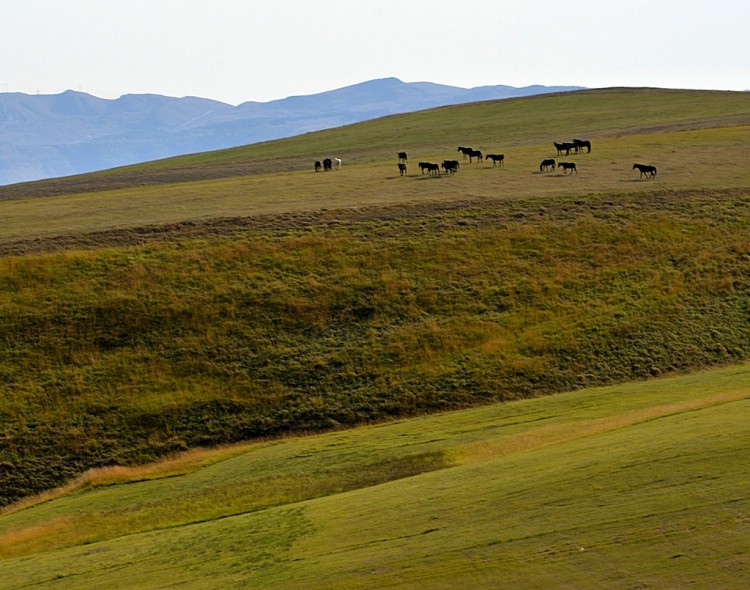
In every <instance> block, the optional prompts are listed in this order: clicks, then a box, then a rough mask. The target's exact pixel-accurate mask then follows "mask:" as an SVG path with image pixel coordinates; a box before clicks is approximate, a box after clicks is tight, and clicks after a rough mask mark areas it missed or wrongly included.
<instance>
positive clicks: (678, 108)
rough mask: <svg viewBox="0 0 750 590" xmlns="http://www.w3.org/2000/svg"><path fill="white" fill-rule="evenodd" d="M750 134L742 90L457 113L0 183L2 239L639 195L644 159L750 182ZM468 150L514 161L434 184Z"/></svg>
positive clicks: (672, 173) (668, 170) (481, 106)
mask: <svg viewBox="0 0 750 590" xmlns="http://www.w3.org/2000/svg"><path fill="white" fill-rule="evenodd" d="M748 126H750V97H748V95H747V93H740V92H734V93H728V92H696V91H665V90H616V89H615V90H602V91H586V92H581V93H571V94H562V95H554V96H540V97H533V98H527V99H518V100H516V99H513V100H503V101H493V102H486V103H476V104H472V105H461V106H457V107H446V108H442V109H433V110H429V111H423V112H419V113H412V114H407V115H399V116H394V117H387V118H384V119H379V120H376V121H370V122H366V123H361V124H357V125H351V126H347V127H343V128H339V129H334V130H327V131H322V132H316V133H310V134H306V135H303V136H298V137H294V138H290V139H285V140H278V141H274V142H266V143H262V144H255V145H252V146H247V147H244V148H236V149H233V150H222V151H218V152H212V153H209V154H196V155H193V156H184V157H180V158H173V159H168V160H162V161H159V162H153V163H149V164H144V165H139V166H133V167H127V168H122V169H115V170H111V171H106V172H101V173H97V174H92V175H86V176H82V177H73V178H70V179H56V180H51V181H44V182H40V183H29V184H27V185H16V186H12V187H0V216H2V219H3V220H4V223H3V224H2V227H1V228H0V240H6V239H9V238H10V239H14V238H21V237H37V236H40V235H41V236H45V235H55V234H60V233H66V232H87V231H96V230H102V229H109V228H123V227H137V226H139V225H151V224H163V223H172V222H176V221H183V220H196V219H206V218H212V217H227V216H228V217H233V216H245V215H258V214H264V213H271V214H278V213H280V212H288V211H300V210H303V211H307V210H316V209H320V208H340V207H361V206H364V205H378V204H384V203H404V202H407V203H408V202H414V201H424V200H445V199H455V198H457V197H466V196H476V197H481V198H513V197H515V196H518V195H524V196H533V195H564V194H571V193H574V192H579V193H581V192H583V193H585V192H615V193H619V192H632V191H634V190H643V186H642V185H640V184H638V183H637V182H635V181H636V180H637V177H638V175H637V173H636V172H635V171H633V170H632V164H633V163H634V162H641V161H643V162H646V163H651V164H654V165H656V166H657V168H658V169H659V175H658V177H657V179H656V180H655V181H654V182H653V188H656V187H658V188H660V189H661V188H669V189H684V188H695V187H696V186H701V187H718V186H721V187H725V188H726V187H737V186H741V187H747V186H748V184H750V171H749V170H748V166H746V162H745V159H744V158H743V150H744V148H743V146H746V145H747V142H748V135H749V134H750V131H749V130H748V128H749V127H748ZM576 136H577V137H584V138H589V139H591V140H592V141H593V146H594V147H593V150H592V152H591V153H590V154H579V155H577V156H570V157H564V158H563V159H568V160H575V161H576V163H577V164H578V166H579V168H580V173H579V175H578V176H575V177H573V178H567V179H565V178H560V176H561V175H560V174H559V173H558V174H553V175H541V174H539V171H538V167H539V162H540V161H541V159H542V158H545V157H549V156H556V153H555V150H554V148H553V146H552V142H553V141H567V140H570V139H571V138H572V137H576ZM466 144H468V145H472V146H473V147H475V148H477V149H481V150H482V151H484V152H485V153H491V152H495V153H496V152H502V153H505V154H506V159H507V162H506V167H505V168H504V169H503V170H491V168H492V166H491V165H489V164H482V165H476V164H473V165H465V166H463V167H462V169H461V171H460V174H459V175H457V176H456V177H454V178H441V179H429V178H422V177H421V175H420V174H419V169H418V167H417V166H416V164H417V163H418V162H419V161H425V160H426V161H436V162H441V161H442V160H443V159H446V158H456V157H458V154H457V151H456V147H457V146H458V145H466ZM399 150H408V152H409V153H410V178H407V179H403V178H400V177H398V173H397V170H396V166H395V163H396V152H397V151H399ZM326 155H329V156H334V155H335V156H338V157H341V158H343V160H344V167H343V169H342V170H341V171H340V172H333V173H329V174H324V173H321V174H317V175H316V174H314V173H313V172H312V162H313V160H314V159H321V158H322V157H324V156H326ZM295 171H296V173H292V172H295ZM201 178H204V179H207V180H200V179H201ZM417 180H419V181H420V182H417ZM154 183H156V184H154ZM82 187H83V188H82ZM115 187H121V188H119V189H118V190H113V189H115ZM123 187H124V188H123ZM83 189H85V190H86V192H84V193H83V194H79V195H78V196H72V193H78V192H80V191H81V190H83ZM39 195H48V196H47V197H46V198H44V199H41V200H40V201H38V202H37V201H36V199H35V198H31V197H38V196H39ZM49 195H56V196H49Z"/></svg>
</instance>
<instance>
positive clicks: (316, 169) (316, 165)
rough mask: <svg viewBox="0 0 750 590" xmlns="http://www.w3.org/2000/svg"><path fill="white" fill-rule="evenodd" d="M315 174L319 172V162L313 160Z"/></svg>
mask: <svg viewBox="0 0 750 590" xmlns="http://www.w3.org/2000/svg"><path fill="white" fill-rule="evenodd" d="M315 172H320V161H319V160H315Z"/></svg>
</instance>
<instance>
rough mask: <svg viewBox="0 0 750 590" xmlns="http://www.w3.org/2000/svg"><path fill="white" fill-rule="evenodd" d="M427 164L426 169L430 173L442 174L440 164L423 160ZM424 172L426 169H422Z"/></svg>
mask: <svg viewBox="0 0 750 590" xmlns="http://www.w3.org/2000/svg"><path fill="white" fill-rule="evenodd" d="M423 163H424V164H425V169H426V170H427V172H428V173H429V174H436V175H438V176H440V164H433V163H432V162H423ZM422 172H424V170H422Z"/></svg>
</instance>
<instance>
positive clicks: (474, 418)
mask: <svg viewBox="0 0 750 590" xmlns="http://www.w3.org/2000/svg"><path fill="white" fill-rule="evenodd" d="M749 418H750V367H748V366H747V365H741V366H737V367H733V368H726V369H721V370H714V371H710V372H697V373H694V374H691V375H687V376H683V377H679V378H670V379H657V380H650V381H647V382H641V383H633V384H623V385H617V386H611V387H606V388H592V389H585V390H579V391H576V392H569V393H563V394H559V395H556V396H549V397H544V398H537V399H530V400H520V401H516V402H509V403H505V404H495V405H490V406H485V407H481V408H474V409H469V410H464V411H460V412H451V413H443V414H439V415H433V416H425V417H422V418H418V419H411V420H402V421H395V422H391V423H385V424H381V425H377V426H369V427H360V428H356V429H349V430H346V431H340V432H331V433H328V434H324V435H318V436H312V437H294V438H287V439H283V440H276V441H268V442H264V443H257V444H251V445H247V446H244V447H243V446H237V447H233V448H227V449H218V450H216V451H213V452H206V453H204V454H201V455H200V457H199V458H198V459H196V460H195V462H194V464H192V465H191V464H190V462H189V461H187V462H185V463H184V464H182V465H181V467H180V468H179V469H178V470H177V471H175V472H172V473H169V472H168V471H167V472H165V473H163V474H162V477H158V476H156V477H154V476H152V475H148V473H147V472H146V471H144V470H138V469H135V470H132V471H131V472H129V473H125V472H122V473H118V474H117V475H116V476H114V477H112V478H109V479H108V478H107V477H102V478H101V479H100V480H98V481H96V482H93V483H89V484H88V485H86V486H83V487H80V488H74V489H72V491H69V492H68V493H66V494H64V495H61V496H57V497H55V496H51V497H49V498H48V499H47V501H45V502H42V503H38V504H29V505H27V506H26V507H24V508H19V509H16V510H11V511H6V512H5V514H3V515H2V516H0V576H2V580H3V588H7V589H8V590H21V589H24V588H49V589H55V590H63V589H68V588H70V589H95V588H111V589H117V588H142V589H148V588H168V587H176V586H179V587H181V588H201V589H204V588H217V589H219V588H220V589H231V588H248V587H268V588H290V589H291V588H300V589H301V588H305V589H307V588H347V589H350V588H360V589H365V588H425V587H430V588H487V587H511V586H512V587H514V588H521V589H525V588H534V589H537V588H539V589H541V588H571V589H572V588H579V589H580V588H592V589H593V588H607V589H609V588H613V589H614V588H617V589H619V588H623V589H625V588H654V589H659V588H664V589H672V588H683V587H712V588H737V587H740V586H741V585H742V581H743V580H744V578H745V576H746V573H747V569H748V567H749V566H750V535H748V522H749V521H748V517H749V516H750V500H748V498H747V487H748V484H749V483H750V469H748V466H747V461H746V460H745V455H746V442H747V439H748V434H750V432H749V431H748V424H749V423H750V421H749V420H748V419H749Z"/></svg>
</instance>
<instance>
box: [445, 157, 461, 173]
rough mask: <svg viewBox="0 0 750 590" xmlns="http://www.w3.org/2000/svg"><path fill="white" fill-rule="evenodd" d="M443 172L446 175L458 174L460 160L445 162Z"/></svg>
mask: <svg viewBox="0 0 750 590" xmlns="http://www.w3.org/2000/svg"><path fill="white" fill-rule="evenodd" d="M443 170H445V173H446V174H455V173H456V172H458V160H443Z"/></svg>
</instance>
